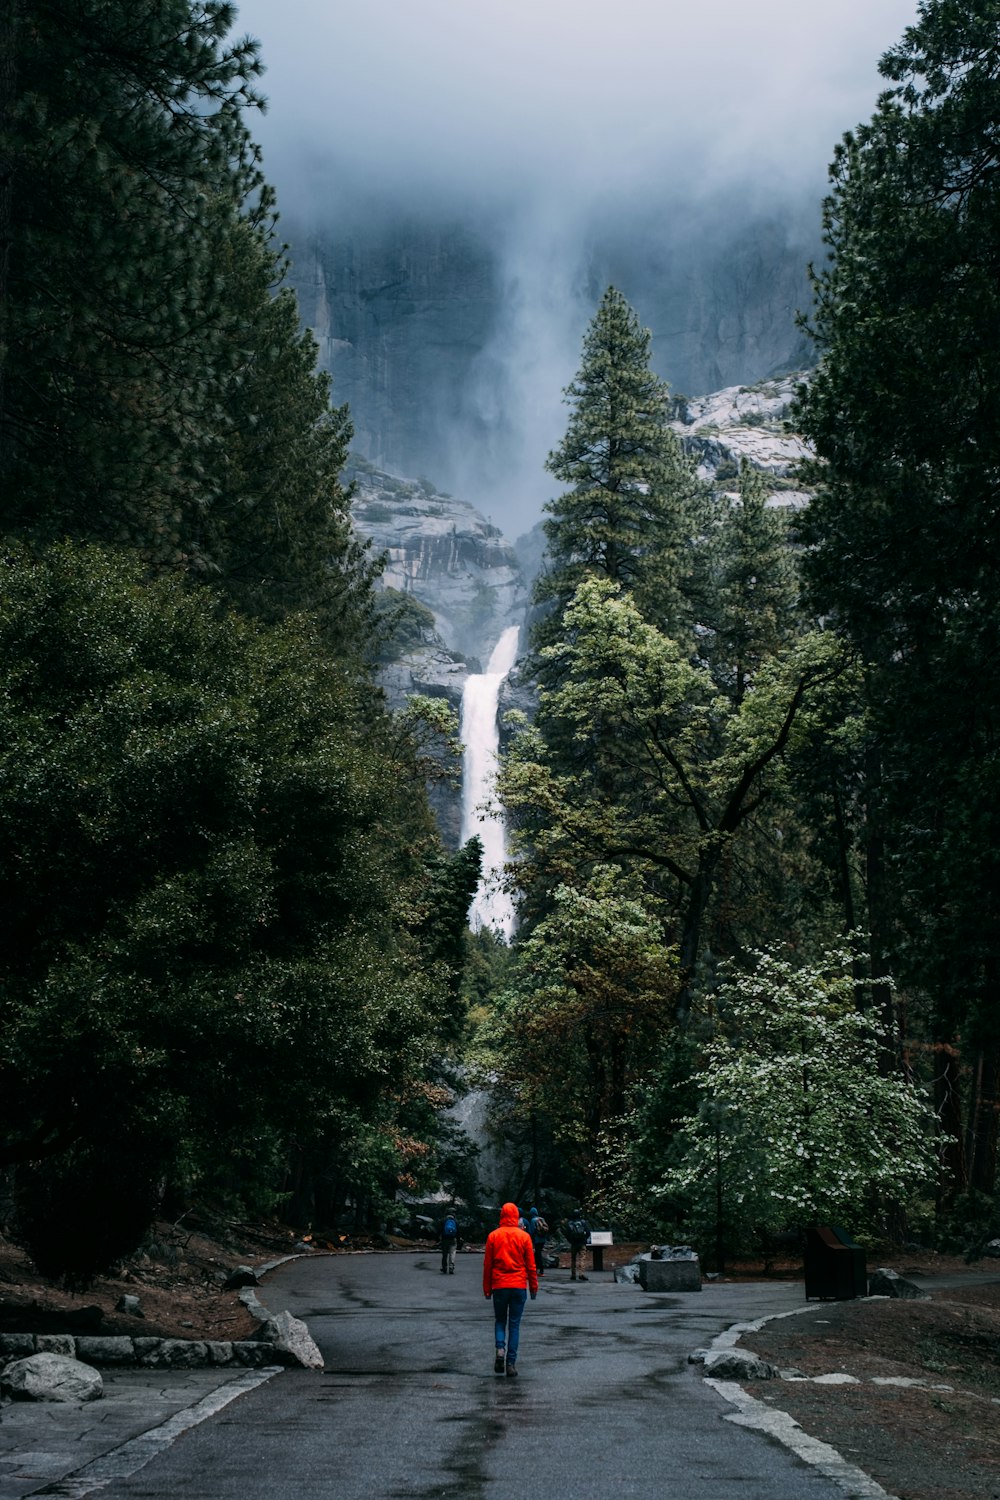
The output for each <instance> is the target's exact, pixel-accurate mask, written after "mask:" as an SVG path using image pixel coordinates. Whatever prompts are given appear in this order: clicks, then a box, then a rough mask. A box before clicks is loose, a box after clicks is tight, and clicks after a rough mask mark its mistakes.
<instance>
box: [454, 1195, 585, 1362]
mask: <svg viewBox="0 0 1000 1500" xmlns="http://www.w3.org/2000/svg"><path fill="white" fill-rule="evenodd" d="M565 1230H566V1239H567V1240H568V1242H569V1253H570V1280H571V1281H586V1279H587V1278H586V1277H585V1276H584V1275H583V1274H582V1272H580V1271H578V1270H577V1259H578V1257H579V1254H580V1251H581V1250H582V1249H583V1248H584V1246H585V1245H586V1243H587V1239H588V1237H589V1235H590V1225H589V1224H588V1222H587V1220H586V1219H585V1218H584V1215H583V1210H582V1209H581V1208H575V1209H574V1210H573V1212H572V1214H571V1215H570V1217H569V1218H568V1219H567V1220H566V1223H565ZM549 1233H550V1231H549V1226H548V1224H547V1223H546V1222H545V1220H544V1218H543V1217H542V1215H541V1214H540V1213H539V1212H538V1210H537V1208H529V1210H528V1212H527V1214H526V1215H525V1214H522V1213H521V1210H520V1209H519V1208H518V1206H517V1204H516V1203H505V1204H504V1205H503V1207H502V1208H501V1210H500V1223H499V1225H498V1227H497V1228H496V1229H494V1230H492V1231H491V1232H490V1234H489V1235H487V1238H486V1250H485V1253H484V1255H483V1295H484V1297H486V1298H487V1299H492V1302H493V1319H494V1325H495V1343H496V1350H495V1354H494V1359H493V1370H494V1373H495V1374H497V1375H508V1376H516V1375H517V1351H518V1346H519V1343H520V1335H521V1315H522V1313H523V1312H524V1309H525V1305H526V1303H527V1301H528V1298H529V1297H530V1298H531V1300H532V1302H534V1300H535V1298H536V1296H537V1295H538V1283H539V1280H540V1279H541V1277H543V1276H544V1275H545V1245H546V1242H547V1240H548V1238H549ZM457 1249H458V1220H457V1218H456V1217H455V1214H454V1213H453V1212H449V1213H447V1214H446V1215H445V1218H444V1221H443V1223H442V1225H441V1275H442V1276H449V1275H454V1272H455V1252H456V1250H457Z"/></svg>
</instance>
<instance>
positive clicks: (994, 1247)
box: [983, 1240, 1000, 1257]
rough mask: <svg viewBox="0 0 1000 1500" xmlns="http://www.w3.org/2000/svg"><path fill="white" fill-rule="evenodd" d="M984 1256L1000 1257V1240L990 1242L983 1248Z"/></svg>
mask: <svg viewBox="0 0 1000 1500" xmlns="http://www.w3.org/2000/svg"><path fill="white" fill-rule="evenodd" d="M983 1254H984V1255H992V1256H994V1257H996V1256H1000V1240H989V1241H988V1242H987V1243H986V1245H985V1247H984V1248H983Z"/></svg>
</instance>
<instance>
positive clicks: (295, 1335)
mask: <svg viewBox="0 0 1000 1500" xmlns="http://www.w3.org/2000/svg"><path fill="white" fill-rule="evenodd" d="M259 1338H260V1340H261V1342H262V1343H268V1344H271V1345H272V1346H273V1348H274V1351H275V1353H276V1355H277V1356H278V1362H279V1363H280V1364H284V1365H302V1366H304V1368H305V1369H307V1370H322V1368H323V1356H322V1354H321V1353H320V1352H319V1349H318V1348H317V1347H316V1345H315V1343H314V1342H313V1337H312V1334H311V1333H310V1332H309V1329H308V1328H307V1327H306V1325H305V1323H303V1321H302V1319H301V1318H295V1317H293V1316H292V1314H291V1313H290V1312H280V1313H277V1314H276V1315H275V1316H273V1317H270V1318H268V1320H267V1322H266V1323H265V1324H264V1326H263V1328H262V1329H261V1330H260V1333H259Z"/></svg>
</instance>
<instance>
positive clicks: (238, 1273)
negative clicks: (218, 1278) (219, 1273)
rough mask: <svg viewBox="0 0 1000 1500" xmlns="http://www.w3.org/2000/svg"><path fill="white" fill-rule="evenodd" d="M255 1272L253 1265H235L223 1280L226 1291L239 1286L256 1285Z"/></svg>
mask: <svg viewBox="0 0 1000 1500" xmlns="http://www.w3.org/2000/svg"><path fill="white" fill-rule="evenodd" d="M258 1285H259V1282H258V1279H257V1272H256V1271H255V1270H254V1268H253V1266H236V1267H234V1269H233V1270H232V1271H230V1272H229V1275H228V1276H227V1277H226V1279H225V1281H224V1282H223V1286H224V1287H225V1288H226V1290H227V1291H235V1289H236V1288H237V1287H241V1286H258Z"/></svg>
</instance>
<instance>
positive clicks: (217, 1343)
mask: <svg viewBox="0 0 1000 1500" xmlns="http://www.w3.org/2000/svg"><path fill="white" fill-rule="evenodd" d="M205 1349H206V1351H207V1353H208V1362H209V1364H210V1365H231V1364H232V1362H233V1345H232V1342H231V1340H229V1339H207V1340H206V1342H205Z"/></svg>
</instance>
